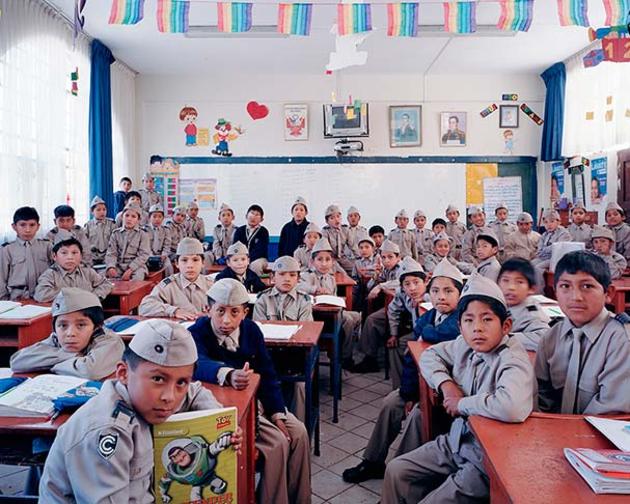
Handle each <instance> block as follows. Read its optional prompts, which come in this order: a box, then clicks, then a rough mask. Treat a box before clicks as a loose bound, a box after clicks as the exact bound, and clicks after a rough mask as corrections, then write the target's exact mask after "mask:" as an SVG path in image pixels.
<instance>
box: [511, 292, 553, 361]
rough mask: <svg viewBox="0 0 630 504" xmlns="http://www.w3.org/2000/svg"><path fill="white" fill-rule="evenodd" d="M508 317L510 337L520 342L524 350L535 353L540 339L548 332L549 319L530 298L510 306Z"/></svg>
mask: <svg viewBox="0 0 630 504" xmlns="http://www.w3.org/2000/svg"><path fill="white" fill-rule="evenodd" d="M510 316H511V317H512V331H511V334H512V336H514V337H515V338H516V339H517V340H519V341H520V342H521V344H522V345H523V346H524V347H525V350H528V351H531V352H535V351H536V350H537V349H538V343H539V342H540V338H542V336H543V335H544V334H545V333H546V332H547V331H549V317H548V316H547V315H546V314H545V312H544V311H543V310H542V309H541V308H540V306H538V304H537V303H536V301H534V300H533V299H532V298H531V297H528V298H527V299H526V300H525V301H524V302H523V303H521V304H519V305H516V306H510Z"/></svg>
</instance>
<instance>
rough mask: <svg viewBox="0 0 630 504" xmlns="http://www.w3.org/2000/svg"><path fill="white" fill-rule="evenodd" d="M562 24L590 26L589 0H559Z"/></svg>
mask: <svg viewBox="0 0 630 504" xmlns="http://www.w3.org/2000/svg"><path fill="white" fill-rule="evenodd" d="M557 2H558V18H560V25H561V26H589V22H588V2H587V0H557Z"/></svg>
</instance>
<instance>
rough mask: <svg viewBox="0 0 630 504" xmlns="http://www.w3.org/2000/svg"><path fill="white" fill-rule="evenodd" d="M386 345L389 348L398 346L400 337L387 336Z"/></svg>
mask: <svg viewBox="0 0 630 504" xmlns="http://www.w3.org/2000/svg"><path fill="white" fill-rule="evenodd" d="M385 346H386V347H387V348H396V347H397V346H398V338H397V337H396V336H390V337H389V338H387V341H386V342H385Z"/></svg>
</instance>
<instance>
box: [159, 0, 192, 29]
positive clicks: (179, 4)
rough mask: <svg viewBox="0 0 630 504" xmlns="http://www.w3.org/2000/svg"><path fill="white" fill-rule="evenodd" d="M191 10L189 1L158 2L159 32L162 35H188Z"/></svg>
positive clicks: (164, 0) (171, 0) (167, 0)
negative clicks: (189, 12)
mask: <svg viewBox="0 0 630 504" xmlns="http://www.w3.org/2000/svg"><path fill="white" fill-rule="evenodd" d="M189 9H190V2H189V1H188V0H158V8H157V24H158V30H159V31H160V32H162V33H186V32H187V31H188V11H189Z"/></svg>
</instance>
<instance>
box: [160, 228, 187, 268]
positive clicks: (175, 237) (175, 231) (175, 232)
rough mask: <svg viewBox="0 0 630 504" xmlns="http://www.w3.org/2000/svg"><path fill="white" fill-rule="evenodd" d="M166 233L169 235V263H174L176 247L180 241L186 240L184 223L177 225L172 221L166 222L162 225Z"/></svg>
mask: <svg viewBox="0 0 630 504" xmlns="http://www.w3.org/2000/svg"><path fill="white" fill-rule="evenodd" d="M164 226H165V227H166V229H168V232H169V233H170V235H171V250H170V252H169V257H170V258H171V261H175V257H176V256H177V245H179V242H180V241H182V239H184V238H186V236H187V235H186V221H184V222H183V223H182V224H177V222H175V221H173V220H170V219H169V220H167V221H166V224H165V225H164Z"/></svg>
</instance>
